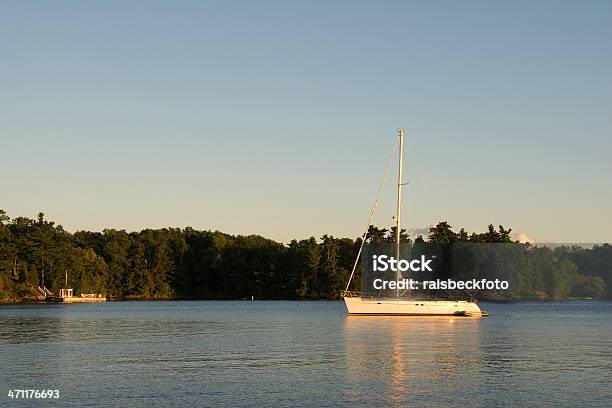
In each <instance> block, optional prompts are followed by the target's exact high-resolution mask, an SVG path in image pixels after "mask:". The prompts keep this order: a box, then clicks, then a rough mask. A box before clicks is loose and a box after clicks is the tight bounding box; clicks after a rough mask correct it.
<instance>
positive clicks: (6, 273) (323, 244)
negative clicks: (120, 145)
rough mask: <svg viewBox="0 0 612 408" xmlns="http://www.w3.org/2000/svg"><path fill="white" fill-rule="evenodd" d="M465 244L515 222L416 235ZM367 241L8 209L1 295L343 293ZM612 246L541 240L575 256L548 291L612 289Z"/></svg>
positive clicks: (565, 258)
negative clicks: (284, 239)
mask: <svg viewBox="0 0 612 408" xmlns="http://www.w3.org/2000/svg"><path fill="white" fill-rule="evenodd" d="M401 237H402V242H410V241H411V237H409V236H408V235H407V234H406V232H405V231H404V230H402V233H401ZM394 239H395V230H394V228H391V229H389V230H387V229H381V228H376V227H371V228H370V231H369V233H368V234H367V236H366V240H367V241H370V242H393V241H394ZM461 242H472V243H477V242H478V243H509V242H512V240H511V239H510V230H506V229H504V228H503V227H502V226H499V228H497V229H496V228H494V227H493V226H492V225H491V226H489V228H488V230H487V231H485V232H484V233H472V234H468V233H467V232H466V231H465V230H463V229H461V230H460V231H459V232H454V231H453V230H452V228H451V226H450V225H448V223H446V222H441V223H439V224H438V225H436V226H435V227H433V228H431V229H430V233H429V236H427V237H416V238H414V243H415V244H416V243H440V244H442V243H461ZM360 245H361V239H360V238H357V239H351V238H335V237H332V236H329V235H324V236H323V237H321V238H320V239H318V240H317V239H315V238H314V237H312V238H309V239H303V240H299V241H298V240H293V241H291V242H290V243H289V244H288V245H285V244H281V243H278V242H275V241H273V240H270V239H267V238H264V237H261V236H259V235H249V236H234V235H229V234H225V233H222V232H219V231H198V230H195V229H193V228H190V227H187V228H184V229H180V228H163V229H155V230H153V229H145V230H142V231H140V232H126V231H124V230H114V229H105V230H104V231H102V232H89V231H79V232H75V233H73V234H71V233H69V232H67V231H65V230H64V229H63V228H62V227H61V226H60V225H56V224H55V223H53V222H50V221H48V220H46V219H45V218H44V214H42V213H40V214H39V215H38V217H37V218H36V219H30V218H26V217H17V218H14V219H10V218H9V217H8V216H7V215H6V213H5V212H4V211H3V210H0V300H2V299H4V300H6V299H16V298H20V297H21V298H23V297H28V296H30V295H31V294H32V293H33V289H32V288H35V287H37V286H42V285H43V284H44V285H45V286H46V287H47V288H49V289H50V290H52V291H54V292H56V291H57V290H58V289H60V288H62V287H65V282H64V280H65V274H66V272H67V273H68V287H71V288H74V289H75V291H76V292H77V293H102V294H104V295H109V296H112V297H114V298H117V299H126V298H127V299H129V298H146V299H173V298H183V299H240V298H250V297H251V296H255V297H256V298H259V299H295V298H337V297H339V295H340V292H341V291H342V290H343V289H344V288H345V285H346V282H347V281H348V278H349V275H350V273H351V269H352V267H353V263H354V261H355V256H356V254H357V251H358V249H359V246H360ZM522 246H523V245H521V247H522ZM611 248H612V247H610V246H609V245H607V244H606V245H602V246H597V247H595V248H594V249H592V250H591V249H581V248H564V249H561V250H559V249H555V250H551V249H548V248H538V250H542V251H548V253H550V255H549V256H550V257H551V262H550V263H549V264H547V265H552V266H550V268H549V269H551V270H552V271H554V270H555V268H556V266H555V265H558V262H570V263H571V264H572V265H573V268H574V269H572V270H573V272H574V273H573V274H570V275H571V276H569V278H568V279H569V280H570V281H569V282H568V283H567V285H565V286H564V289H563V291H558V290H557V291H556V292H555V291H554V290H553V291H552V292H550V293H548V292H546V290H547V289H546V288H545V287H544V289H543V290H544V294H545V295H547V296H549V297H550V298H554V297H563V296H571V295H577V296H593V297H599V296H608V297H609V296H610V291H609V288H612V282H611V280H610V277H611V276H612V273H611V266H612V251H611ZM553 260H554V262H553ZM555 262H557V263H555ZM359 272H360V271H359V265H358V268H357V271H356V277H355V279H353V281H352V284H351V289H352V290H359V288H360V281H359ZM531 273H533V271H531ZM551 273H553V272H551ZM553 274H554V273H553ZM549 275H550V274H549ZM546 276H548V275H546ZM564 276H565V275H564ZM522 279H523V280H525V281H527V280H529V277H528V276H527V277H525V276H524V277H522ZM566 280H567V279H566ZM533 293H534V291H533V290H527V289H525V290H523V292H522V293H521V292H517V293H514V294H513V296H515V297H516V298H529V297H530V296H533Z"/></svg>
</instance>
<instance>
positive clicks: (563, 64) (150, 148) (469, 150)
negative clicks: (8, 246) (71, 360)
mask: <svg viewBox="0 0 612 408" xmlns="http://www.w3.org/2000/svg"><path fill="white" fill-rule="evenodd" d="M0 10H1V11H0V157H1V159H0V185H1V186H0V208H2V209H4V210H6V211H7V213H8V215H9V216H11V217H17V216H28V217H35V216H36V214H37V213H38V212H39V211H43V212H44V213H45V214H46V217H47V218H48V219H50V220H53V221H55V222H56V223H58V224H61V225H63V226H64V227H65V228H66V229H67V230H68V231H76V230H82V229H87V230H96V231H101V230H102V229H104V228H117V229H126V230H128V231H132V230H140V229H142V228H149V227H150V228H157V227H166V226H172V227H185V226H192V227H194V228H198V229H213V230H214V229H218V230H221V231H224V232H227V233H231V234H260V235H263V236H266V237H270V238H272V239H276V240H279V241H282V242H288V241H289V240H290V239H293V238H297V239H302V238H307V237H310V236H315V237H320V236H322V235H323V234H332V235H334V236H340V237H344V236H348V237H356V236H358V235H360V234H361V232H362V230H363V228H364V226H365V223H366V221H367V218H368V215H369V211H370V209H371V206H372V203H373V200H374V198H375V194H376V190H377V188H378V184H379V182H380V179H381V177H382V175H383V173H384V169H385V164H386V161H387V159H388V157H389V155H390V153H391V151H392V149H393V146H394V143H395V140H396V134H397V129H398V128H400V127H402V128H404V129H405V131H406V153H405V154H406V162H405V168H404V171H405V175H406V179H407V181H408V182H409V183H410V184H408V185H407V186H406V188H405V189H404V191H405V194H404V196H403V200H404V203H405V205H404V207H403V217H402V218H403V220H404V227H406V228H410V229H412V228H426V227H428V226H429V225H432V224H434V223H437V222H438V221H443V220H445V221H448V222H449V223H450V224H451V225H452V226H454V227H455V228H456V229H457V230H458V229H459V228H461V227H465V228H466V229H467V230H468V231H484V230H485V229H486V226H487V225H488V224H491V223H492V224H495V225H499V224H502V225H503V226H504V227H506V228H512V229H513V231H515V232H517V233H522V234H525V235H526V236H528V237H530V238H532V239H535V240H536V241H549V242H610V241H612V215H611V210H612V188H611V186H612V183H611V177H612V159H611V153H612V2H609V1H585V2H575V1H566V2H563V1H538V2H533V1H512V2H489V1H462V2H458V1H436V2H421V1H385V2H374V1H370V2H365V1H350V2H349V1H334V2H324V1H309V2H286V1H277V2H269V1H258V2H251V1H243V2H241V1H232V2H224V1H211V2H206V1H193V2H192V1H176V2H170V1H164V2H158V1H146V2H145V1H97V2H95V1H90V2H82V1H53V2H48V1H28V2H23V1H4V0H0ZM394 176H395V174H393V177H394ZM393 182H394V181H393V180H390V181H389V183H388V184H389V185H388V186H387V187H386V189H385V191H384V193H383V197H382V202H381V206H380V208H379V210H378V212H377V216H376V218H375V220H374V221H375V223H376V224H377V225H381V226H385V225H386V226H389V225H392V223H393V220H392V219H391V217H392V215H393V213H394V208H393V206H394V203H395V197H394V191H393V185H392V184H393Z"/></svg>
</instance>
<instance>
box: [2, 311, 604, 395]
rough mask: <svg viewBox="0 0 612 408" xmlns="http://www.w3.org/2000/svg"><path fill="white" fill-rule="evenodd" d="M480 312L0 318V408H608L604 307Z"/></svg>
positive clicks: (7, 314) (32, 314)
mask: <svg viewBox="0 0 612 408" xmlns="http://www.w3.org/2000/svg"><path fill="white" fill-rule="evenodd" d="M481 308H482V309H483V310H486V311H488V312H490V313H491V316H490V317H488V318H483V319H471V318H413V317H396V318H393V317H383V318H380V317H379V318H375V317H348V316H347V314H346V311H345V308H344V304H343V303H342V302H282V301H279V302H276V301H275V302H272V301H270V302H267V301H255V302H248V301H242V302H215V301H185V302H108V303H96V304H68V305H3V306H0V387H1V388H0V406H46V405H55V406H77V405H78V406H121V407H124V406H147V407H149V406H159V407H167V406H179V405H180V406H185V407H187V406H220V407H259V406H274V407H283V406H288V407H293V406H316V407H325V406H328V407H338V406H351V407H383V406H385V407H386V406H390V407H394V406H418V407H445V406H481V407H490V406H512V407H514V406H600V407H609V406H611V404H612V402H611V401H612V391H611V390H612V303H610V302H597V301H593V302H567V303H520V304H486V303H483V304H481ZM9 389H39V390H42V389H54V390H55V389H57V390H59V392H60V398H59V400H44V401H43V400H23V399H20V400H14V399H13V400H11V399H9V398H8V396H7V395H8V394H7V393H8V390H9Z"/></svg>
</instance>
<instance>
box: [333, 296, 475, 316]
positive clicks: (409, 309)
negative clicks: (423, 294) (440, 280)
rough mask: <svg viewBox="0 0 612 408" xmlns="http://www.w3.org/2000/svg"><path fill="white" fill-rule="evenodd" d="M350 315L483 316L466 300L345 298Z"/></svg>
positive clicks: (472, 303) (473, 304)
mask: <svg viewBox="0 0 612 408" xmlns="http://www.w3.org/2000/svg"><path fill="white" fill-rule="evenodd" d="M344 304H345V305H346V308H347V309H348V312H349V314H350V315H379V316H483V315H486V314H485V313H484V312H482V311H481V310H480V308H479V307H478V305H477V304H476V303H474V302H468V301H465V300H415V299H413V300H407V299H367V298H366V299H364V298H361V297H345V298H344Z"/></svg>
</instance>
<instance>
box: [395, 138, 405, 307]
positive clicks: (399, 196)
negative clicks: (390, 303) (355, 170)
mask: <svg viewBox="0 0 612 408" xmlns="http://www.w3.org/2000/svg"><path fill="white" fill-rule="evenodd" d="M403 161H404V129H400V130H399V165H398V166H397V167H398V169H397V210H396V213H395V255H396V256H395V259H397V261H398V262H399V260H400V235H401V213H402V164H403ZM401 278H402V274H401V272H400V271H399V268H397V270H396V272H395V280H396V281H399V280H400V279H401ZM396 295H397V296H398V297H399V289H397V290H396Z"/></svg>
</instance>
